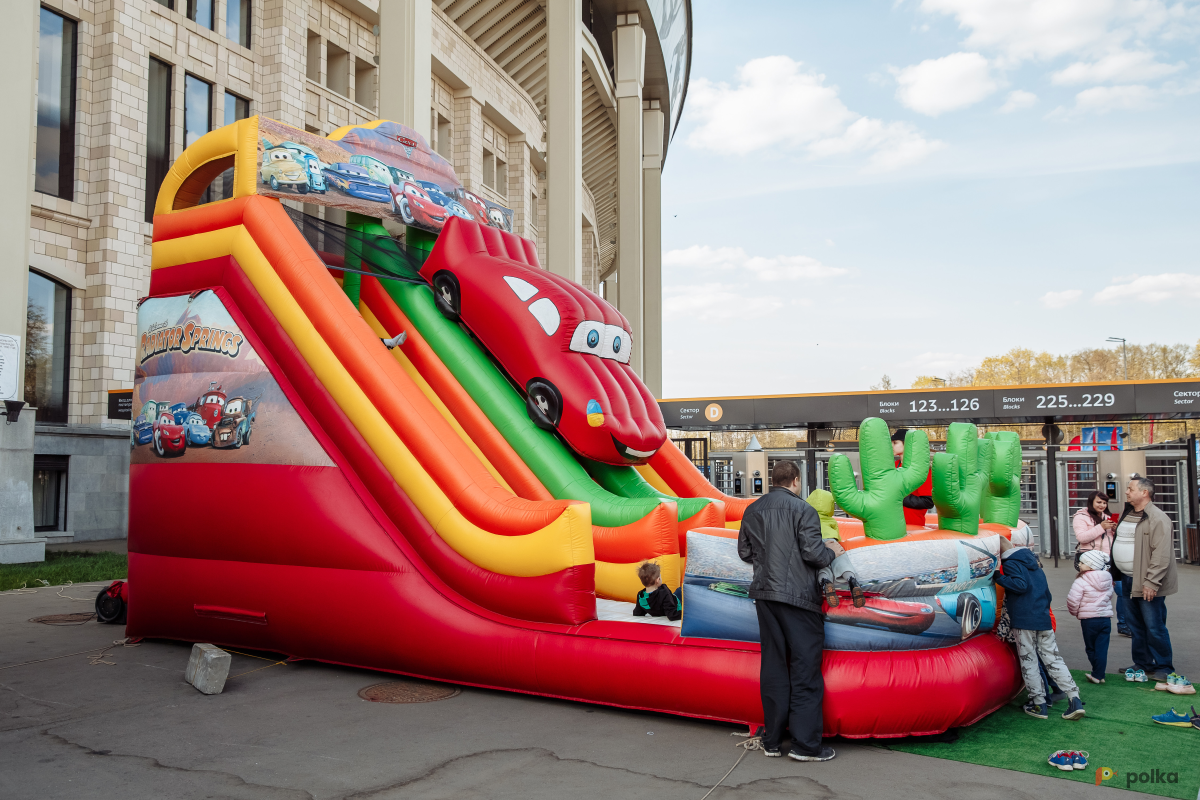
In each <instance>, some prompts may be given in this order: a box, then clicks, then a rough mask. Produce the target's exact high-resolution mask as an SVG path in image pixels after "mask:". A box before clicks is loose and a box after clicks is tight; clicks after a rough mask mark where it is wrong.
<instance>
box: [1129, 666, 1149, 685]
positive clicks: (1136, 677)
mask: <svg viewBox="0 0 1200 800" xmlns="http://www.w3.org/2000/svg"><path fill="white" fill-rule="evenodd" d="M1125 680H1127V681H1129V682H1130V683H1145V682H1146V670H1144V669H1134V668H1133V667H1130V668H1129V669H1127V670H1125Z"/></svg>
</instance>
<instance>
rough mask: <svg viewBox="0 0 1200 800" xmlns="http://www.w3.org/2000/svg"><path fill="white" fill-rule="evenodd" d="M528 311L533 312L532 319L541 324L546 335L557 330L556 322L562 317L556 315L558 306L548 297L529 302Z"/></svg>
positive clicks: (552, 333)
mask: <svg viewBox="0 0 1200 800" xmlns="http://www.w3.org/2000/svg"><path fill="white" fill-rule="evenodd" d="M529 313H530V314H533V316H534V319H536V320H537V321H538V324H539V325H541V326H542V330H544V331H545V332H546V335H547V336H553V335H554V332H555V331H556V330H558V324H559V323H560V322H561V321H562V319H561V318H560V317H559V315H558V306H556V305H554V303H553V302H551V300H550V298H549V297H543V298H542V299H541V300H534V301H533V302H532V303H530V304H529Z"/></svg>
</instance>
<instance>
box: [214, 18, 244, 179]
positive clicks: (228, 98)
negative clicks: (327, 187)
mask: <svg viewBox="0 0 1200 800" xmlns="http://www.w3.org/2000/svg"><path fill="white" fill-rule="evenodd" d="M248 1H249V0H247V2H248ZM248 116H250V101H249V100H247V99H246V98H244V97H238V96H237V95H236V94H230V93H229V92H226V93H225V121H224V122H223V123H222V124H223V125H232V124H233V123H235V122H237V121H238V120H239V119H245V118H246V117H248ZM231 197H233V170H232V169H227V170H225V171H224V172H222V173H221V199H222V200H228V199H229V198H231Z"/></svg>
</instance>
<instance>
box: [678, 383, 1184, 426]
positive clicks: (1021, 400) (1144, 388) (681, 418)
mask: <svg viewBox="0 0 1200 800" xmlns="http://www.w3.org/2000/svg"><path fill="white" fill-rule="evenodd" d="M658 405H659V408H660V409H661V410H662V414H663V418H664V420H665V421H666V423H667V427H669V428H677V429H678V428H681V429H685V430H686V429H691V430H722V429H725V430H732V429H738V428H804V427H810V426H816V427H853V426H856V425H858V424H859V423H861V422H862V421H863V420H864V419H866V418H867V417H881V418H883V419H885V420H887V421H888V422H889V423H894V424H895V425H897V426H898V425H943V424H946V423H948V422H975V423H989V422H990V423H1034V422H1037V423H1040V422H1044V421H1045V420H1046V419H1047V418H1053V419H1054V420H1055V421H1056V422H1086V421H1111V420H1131V419H1151V418H1152V419H1171V418H1200V381H1195V380H1176V381H1153V382H1147V383H1134V382H1122V383H1109V384H1083V383H1079V384H1056V385H1052V386H1005V387H999V388H994V387H989V388H981V389H973V388H970V387H964V388H957V387H956V388H948V389H926V390H912V391H898V392H857V393H850V394H828V395H813V394H806V395H791V396H787V395H784V396H774V397H728V398H719V397H718V398H711V399H708V398H696V399H691V400H660V401H659V403H658ZM713 408H719V409H720V413H719V414H717V415H715V416H714V414H713V413H712V411H711V409H713ZM706 409H710V411H708V412H707V413H706V412H705V410H706Z"/></svg>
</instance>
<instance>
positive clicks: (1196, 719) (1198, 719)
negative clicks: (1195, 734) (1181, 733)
mask: <svg viewBox="0 0 1200 800" xmlns="http://www.w3.org/2000/svg"><path fill="white" fill-rule="evenodd" d="M1192 727H1193V728H1195V729H1196V730H1198V731H1200V714H1197V713H1196V707H1195V706H1192Z"/></svg>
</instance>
